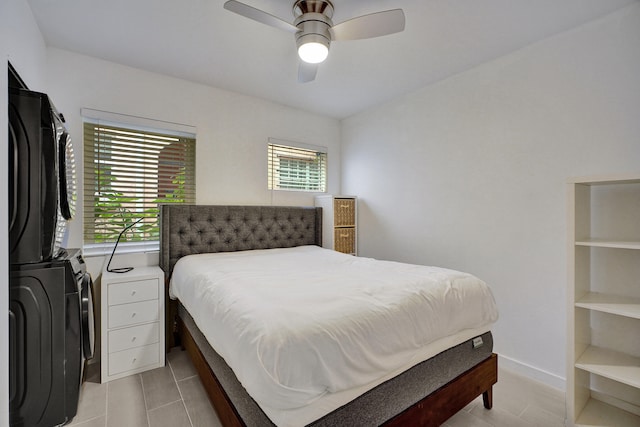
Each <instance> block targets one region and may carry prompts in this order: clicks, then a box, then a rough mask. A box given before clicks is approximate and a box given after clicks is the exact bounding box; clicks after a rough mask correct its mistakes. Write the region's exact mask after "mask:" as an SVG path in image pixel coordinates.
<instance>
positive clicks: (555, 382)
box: [498, 354, 567, 391]
mask: <svg viewBox="0 0 640 427" xmlns="http://www.w3.org/2000/svg"><path fill="white" fill-rule="evenodd" d="M498 356H499V358H498V366H499V367H500V368H504V369H508V370H510V371H512V372H515V373H517V374H520V375H523V376H525V377H527V378H531V379H534V380H536V381H539V382H541V383H543V384H546V385H548V386H550V387H553V388H556V389H558V390H561V391H566V389H567V382H566V379H565V378H562V377H561V376H558V375H556V374H552V373H551V372H547V371H545V370H542V369H540V368H536V367H535V366H531V365H528V364H526V363H523V362H520V361H518V360H515V359H511V358H510V357H507V356H503V355H502V354H498ZM498 381H500V376H498Z"/></svg>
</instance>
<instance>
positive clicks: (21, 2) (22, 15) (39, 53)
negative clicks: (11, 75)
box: [0, 0, 45, 426]
mask: <svg viewBox="0 0 640 427" xmlns="http://www.w3.org/2000/svg"><path fill="white" fill-rule="evenodd" d="M7 61H11V63H12V65H13V66H14V67H15V68H16V69H17V71H18V72H19V73H20V75H21V76H22V78H23V79H24V80H25V82H26V83H27V85H29V86H30V87H31V88H32V89H34V90H44V86H43V83H44V78H43V77H44V71H45V70H44V64H45V45H44V40H43V39H42V34H41V33H40V30H39V29H38V26H37V25H36V22H35V19H34V17H33V14H32V13H31V8H30V7H29V5H28V4H27V2H26V1H25V0H2V1H0V105H1V106H2V108H1V109H0V112H1V113H0V129H7V118H8V117H7V108H6V105H7V103H8V99H7V91H6V89H5V88H6V87H7V72H6V69H7V68H6V67H7ZM7 146H8V140H7V132H4V131H2V132H0V147H2V148H0V171H5V172H3V173H6V171H7V170H8V163H7V162H8V160H7V148H6V147H7ZM0 182H2V185H0V200H3V201H4V202H3V203H1V206H3V207H2V209H0V224H3V225H2V226H0V242H5V244H3V245H0V282H1V283H3V284H8V283H9V271H8V267H9V262H8V261H9V253H8V250H7V249H8V248H7V245H6V242H8V240H9V233H8V228H7V226H6V224H8V215H7V213H8V212H7V210H8V206H7V204H6V200H8V193H7V180H6V179H5V178H4V177H3V179H0ZM0 312H2V313H5V314H4V315H2V316H0V426H8V425H9V377H8V374H9V345H8V342H9V333H8V332H9V324H8V323H9V317H8V316H7V313H8V312H9V287H8V285H4V286H0Z"/></svg>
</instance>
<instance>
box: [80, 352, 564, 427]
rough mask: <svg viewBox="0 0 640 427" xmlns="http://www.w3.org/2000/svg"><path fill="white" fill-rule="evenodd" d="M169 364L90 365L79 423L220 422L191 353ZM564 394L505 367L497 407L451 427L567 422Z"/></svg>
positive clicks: (473, 411) (458, 418)
mask: <svg viewBox="0 0 640 427" xmlns="http://www.w3.org/2000/svg"><path fill="white" fill-rule="evenodd" d="M167 360H168V363H167V365H166V366H165V367H163V368H158V369H154V370H152V371H147V372H144V373H142V374H138V375H132V376H130V377H125V378H122V379H119V380H115V381H111V382H109V383H107V384H100V383H99V380H100V375H99V372H97V371H98V369H97V365H90V369H89V371H88V381H87V382H85V383H84V386H83V390H82V393H81V395H80V403H79V407H78V414H77V415H76V417H75V418H74V420H73V422H72V423H71V425H72V426H74V427H205V426H206V427H219V426H221V424H220V421H219V420H218V418H217V416H216V414H215V412H214V411H213V409H212V408H211V405H210V404H209V400H208V398H207V396H206V394H205V391H204V388H203V387H202V384H201V383H200V379H199V378H198V376H197V375H196V372H195V369H194V368H193V365H192V364H191V361H190V360H189V356H188V355H187V353H186V352H183V351H180V349H178V348H174V349H172V350H171V352H170V353H169V354H168V355H167ZM564 399H565V397H564V393H563V392H561V391H559V390H556V389H553V388H551V387H548V386H546V385H544V384H541V383H538V382H536V381H533V380H530V379H528V378H525V377H522V376H520V375H518V374H515V373H513V372H511V371H508V370H505V369H500V371H499V374H498V384H496V386H495V387H494V392H493V409H492V410H490V411H487V410H486V409H484V407H483V406H482V398H478V399H476V400H475V401H473V402H472V403H470V404H469V405H468V406H467V407H465V408H464V409H463V410H462V411H460V412H458V413H457V414H456V415H455V416H453V417H452V418H451V419H449V420H448V421H447V422H446V423H445V424H444V426H445V427H556V426H557V427H562V426H564V413H565V403H564Z"/></svg>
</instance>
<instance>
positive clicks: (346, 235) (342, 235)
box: [340, 234, 349, 237]
mask: <svg viewBox="0 0 640 427" xmlns="http://www.w3.org/2000/svg"><path fill="white" fill-rule="evenodd" d="M340 237H349V235H348V234H341V235H340Z"/></svg>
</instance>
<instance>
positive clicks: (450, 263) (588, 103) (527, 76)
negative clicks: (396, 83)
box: [342, 3, 640, 388]
mask: <svg viewBox="0 0 640 427" xmlns="http://www.w3.org/2000/svg"><path fill="white" fill-rule="evenodd" d="M638 46H640V4H637V3H636V4H635V5H632V6H630V7H628V8H626V9H623V10H621V11H619V12H617V13H615V14H613V15H610V16H608V17H605V18H603V19H601V20H599V21H596V22H593V23H590V24H588V25H585V26H583V27H580V28H578V29H575V30H573V31H570V32H567V33H564V34H561V35H558V36H556V37H553V38H551V39H548V40H545V41H542V42H539V43H537V44H535V45H532V46H530V47H527V48H525V49H523V50H521V51H518V52H516V53H514V54H511V55H509V56H506V57H503V58H500V59H498V60H495V61H493V62H490V63H487V64H484V65H482V66H480V67H477V68H475V69H472V70H470V71H467V72H464V73H462V74H459V75H457V76H454V77H451V78H449V79H447V80H444V81H442V82H439V83H437V84H434V85H432V86H429V87H426V88H424V89H423V90H421V91H419V92H417V93H413V94H410V95H408V96H405V97H403V98H401V99H398V100H396V101H395V102H392V103H390V104H388V105H384V106H381V107H379V108H375V109H373V110H371V111H368V112H365V113H362V114H359V115H357V116H354V117H351V118H349V119H347V120H344V121H343V125H342V164H343V172H342V183H343V186H342V190H343V192H344V193H346V194H355V195H358V196H359V197H360V202H361V204H360V206H359V215H360V216H359V221H360V222H359V226H360V229H359V233H358V236H359V242H358V248H359V251H360V254H361V255H363V256H373V257H377V258H385V259H394V260H402V261H408V262H415V263H420V264H430V265H439V266H445V267H450V268H454V269H459V270H464V271H468V272H471V273H474V274H476V275H477V276H479V277H481V278H482V279H484V280H485V281H487V282H488V283H489V284H490V286H491V287H492V289H493V291H494V294H495V297H496V300H497V303H498V306H499V309H500V314H501V318H500V320H499V321H498V323H497V324H496V325H495V328H494V330H493V331H494V335H495V342H496V344H495V345H496V350H497V351H498V352H499V353H500V354H501V356H503V357H502V361H501V363H502V364H503V365H505V364H506V365H507V366H511V367H514V368H516V369H519V370H521V371H522V372H523V373H526V374H528V375H531V376H534V377H537V378H539V379H541V380H543V381H546V382H548V383H549V384H552V385H555V386H556V387H560V388H562V387H564V377H565V346H566V342H565V340H566V332H565V331H566V326H565V325H566V316H565V298H566V291H565V288H566V276H567V272H566V249H565V248H566V243H565V242H566V210H567V207H566V200H565V182H566V179H567V178H568V177H570V176H576V175H578V176H581V175H591V174H608V173H623V172H638V171H639V170H640V48H638ZM434 60H437V58H434Z"/></svg>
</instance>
